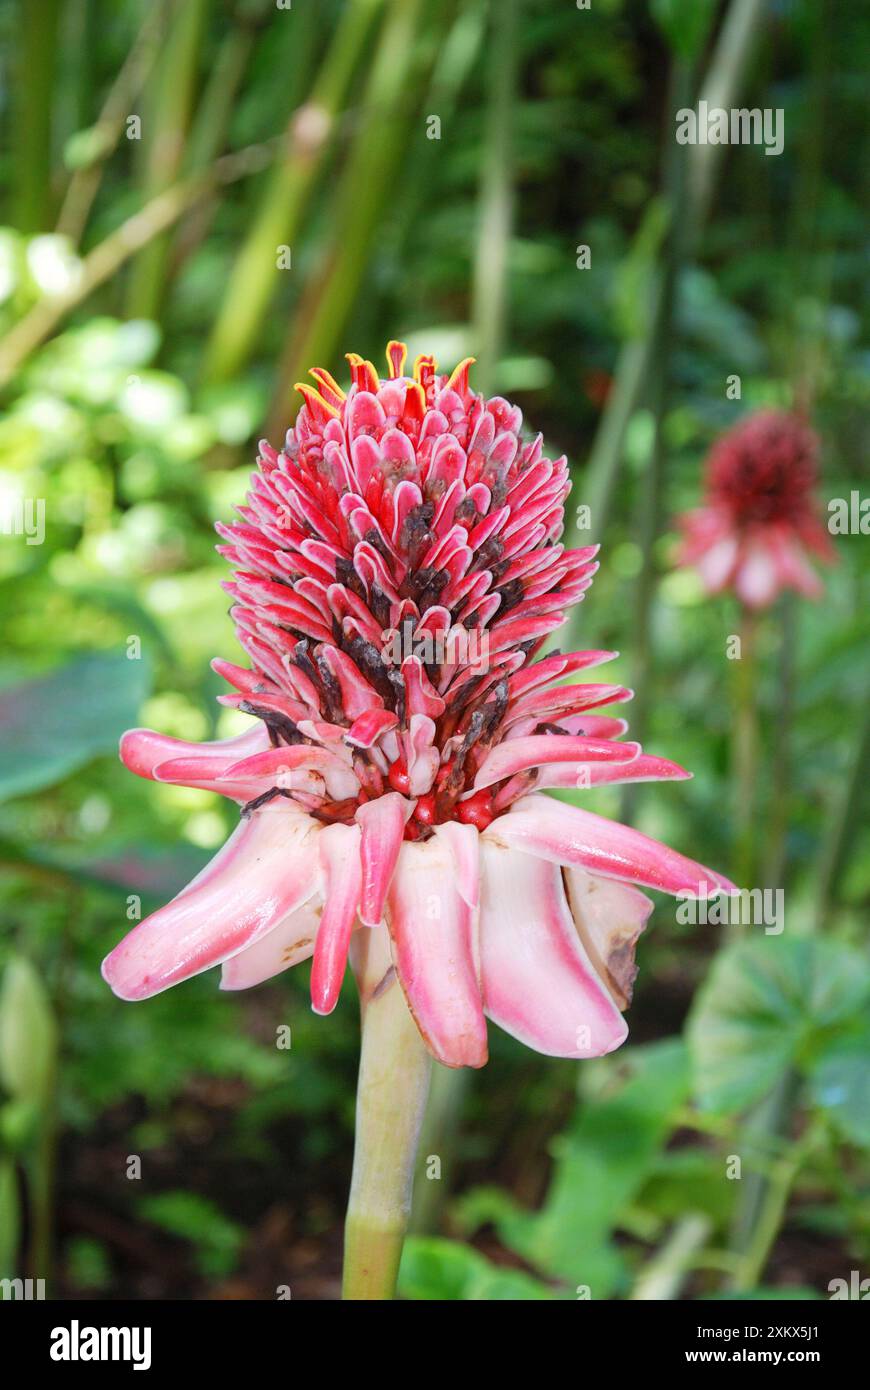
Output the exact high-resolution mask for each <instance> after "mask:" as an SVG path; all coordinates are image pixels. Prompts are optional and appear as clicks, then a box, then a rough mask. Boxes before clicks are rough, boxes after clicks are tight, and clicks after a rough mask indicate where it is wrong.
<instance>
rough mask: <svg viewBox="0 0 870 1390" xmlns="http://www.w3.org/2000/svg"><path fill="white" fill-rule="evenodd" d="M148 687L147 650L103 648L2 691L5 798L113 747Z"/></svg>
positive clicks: (0, 765)
mask: <svg viewBox="0 0 870 1390" xmlns="http://www.w3.org/2000/svg"><path fill="white" fill-rule="evenodd" d="M150 685H151V667H150V663H149V661H148V659H147V656H145V655H143V656H142V657H141V658H140V659H139V660H136V661H128V660H127V657H126V654H125V653H124V652H98V653H92V654H89V655H87V656H82V657H79V658H78V659H77V660H76V661H73V662H71V663H70V664H69V665H68V666H64V667H61V668H60V669H59V670H56V671H52V673H51V674H50V675H48V676H42V677H39V678H38V679H37V680H32V681H25V682H24V683H23V684H21V685H16V686H12V687H7V689H5V690H3V691H0V800H6V799H7V798H8V797H11V796H20V795H22V793H24V792H33V791H38V790H39V788H40V787H48V786H51V785H52V784H53V783H55V782H59V781H60V780H61V779H62V778H63V777H66V776H67V775H68V774H69V773H70V772H74V771H75V769H76V768H77V767H81V766H82V765H83V764H84V763H87V762H89V761H90V759H91V758H94V757H97V756H98V755H99V754H101V753H111V752H114V751H115V749H116V748H117V744H118V739H119V738H120V736H121V734H122V733H123V732H124V730H125V729H129V728H130V727H131V725H135V723H136V720H137V717H138V713H139V706H140V705H141V703H142V701H143V700H144V699H145V697H146V695H147V694H148V691H149V689H150Z"/></svg>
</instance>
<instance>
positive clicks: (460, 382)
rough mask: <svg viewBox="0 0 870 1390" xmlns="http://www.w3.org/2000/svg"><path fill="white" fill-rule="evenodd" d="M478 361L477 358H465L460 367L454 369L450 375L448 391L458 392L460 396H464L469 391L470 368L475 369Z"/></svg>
mask: <svg viewBox="0 0 870 1390" xmlns="http://www.w3.org/2000/svg"><path fill="white" fill-rule="evenodd" d="M476 361H477V358H476V357H464V358H463V359H462V361H461V362H460V363H459V365H458V366H457V367H454V368H453V371H452V372H451V373H450V378H449V380H448V382H447V386H446V388H445V389H446V390H447V391H458V392H459V394H460V395H464V394H465V392H466V391H467V390H468V372H469V368H471V367H473V366H474V364H475V362H476Z"/></svg>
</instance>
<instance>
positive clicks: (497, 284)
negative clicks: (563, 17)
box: [471, 0, 517, 395]
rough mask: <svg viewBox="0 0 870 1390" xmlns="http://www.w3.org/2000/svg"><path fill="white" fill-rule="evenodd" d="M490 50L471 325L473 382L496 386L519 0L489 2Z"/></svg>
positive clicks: (510, 190)
mask: <svg viewBox="0 0 870 1390" xmlns="http://www.w3.org/2000/svg"><path fill="white" fill-rule="evenodd" d="M490 32H491V36H492V51H491V57H490V62H489V64H488V67H489V73H490V90H489V101H488V106H487V114H486V134H485V137H484V146H483V157H482V162H481V179H480V214H479V223H478V230H477V246H476V249H475V257H474V280H473V293H472V313H471V318H472V325H473V330H474V342H475V347H476V350H477V385H478V389H479V390H480V391H482V392H483V394H484V395H489V394H490V393H491V392H492V390H493V389H494V381H493V378H494V373H495V369H496V364H497V361H498V357H499V353H500V352H501V349H502V342H503V338H504V325H505V300H506V293H505V291H506V280H507V258H508V250H509V247H510V235H511V225H512V222H513V169H512V165H511V145H512V124H513V121H512V115H513V108H514V105H515V88H516V70H517V43H516V38H517V0H498V3H493V4H491V5H490Z"/></svg>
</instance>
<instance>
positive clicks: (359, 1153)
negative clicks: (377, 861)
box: [342, 927, 431, 1300]
mask: <svg viewBox="0 0 870 1390" xmlns="http://www.w3.org/2000/svg"><path fill="white" fill-rule="evenodd" d="M352 952H353V957H352V958H353V966H354V970H355V972H356V976H357V981H358V984H359V989H360V1004H361V1010H362V1052H361V1056H360V1066H359V1083H358V1086H357V1102H356V1144H355V1148H354V1156H353V1177H352V1180H351V1188H350V1201H349V1203H348V1208H347V1221H346V1223H345V1236H344V1282H343V1286H342V1297H343V1298H345V1299H351V1300H354V1299H358V1300H389V1299H391V1298H392V1297H393V1295H394V1293H395V1289H396V1280H397V1278H398V1273H399V1261H400V1259H401V1256H402V1245H403V1242H404V1239H405V1232H406V1230H407V1228H408V1220H409V1217H410V1214H411V1193H412V1188H413V1180H414V1165H415V1162H416V1157H417V1144H418V1141H419V1138H420V1128H421V1125H422V1123H423V1114H424V1111H425V1109H426V1095H427V1092H428V1088H429V1074H430V1070H431V1058H430V1056H429V1054H428V1052H427V1051H426V1049H425V1047H424V1046H423V1042H422V1039H421V1038H420V1034H419V1033H418V1031H417V1026H416V1024H415V1023H414V1020H413V1019H412V1017H411V1015H410V1013H409V1011H408V1006H407V1004H406V1003H405V997H404V995H403V994H402V990H401V987H400V985H399V982H398V979H397V978H396V972H395V970H394V968H393V965H392V963H391V960H390V952H389V942H388V939H387V933H386V928H385V927H377V928H374V929H373V930H368V929H363V930H362V931H360V932H357V933H356V935H355V938H354V942H353V946H352Z"/></svg>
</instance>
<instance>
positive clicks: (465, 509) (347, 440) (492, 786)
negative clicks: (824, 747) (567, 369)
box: [103, 343, 730, 1067]
mask: <svg viewBox="0 0 870 1390" xmlns="http://www.w3.org/2000/svg"><path fill="white" fill-rule="evenodd" d="M387 358H388V362H389V364H390V376H389V378H388V379H386V380H381V379H379V378H378V376H377V373H376V371H375V369H374V367H373V366H372V365H371V363H369V362H364V361H363V360H362V359H361V358H359V357H356V356H352V357H351V358H350V359H349V360H350V362H351V373H352V385H351V387H350V390H349V392H348V393H347V394H345V392H344V391H343V390H341V388H340V387H339V386H338V385H337V384H336V383H335V381H334V380H333V379H332V377H331V376H330V375H329V373H327V372H325V371H322V370H316V371H314V372H313V373H312V375H313V376H314V377H315V379H316V381H317V383H318V387H319V391H315V390H314V389H312V388H311V387H309V386H301V387H300V388H299V389H300V390H301V391H302V393H303V395H304V397H305V404H304V406H303V407H302V409H301V411H300V413H299V418H298V420H297V422H296V425H295V427H294V428H293V429H291V430H290V431H289V433H288V435H287V441H286V444H285V447H284V451H283V452H282V453H281V454H277V453H276V452H275V451H274V450H273V449H272V448H270V447H269V446H268V445H267V444H263V445H262V446H261V457H260V461H259V468H258V470H257V472H256V473H255V474H254V476H253V480H252V486H251V491H250V492H249V494H248V498H247V505H246V506H244V507H242V508H240V517H241V519H240V520H239V521H238V522H235V523H233V524H232V525H229V526H219V527H218V530H219V531H220V533H221V535H222V537H223V538H224V540H225V542H226V544H225V545H223V546H221V547H220V549H221V551H222V553H223V554H224V555H226V557H227V558H228V559H229V560H230V561H231V562H232V563H233V564H234V566H235V567H236V572H235V576H234V578H233V580H232V582H231V583H227V584H226V586H225V587H226V588H227V589H228V590H229V592H230V593H231V594H232V597H233V600H234V606H233V609H232V615H233V618H234V620H235V623H236V628H237V631H238V636H239V641H240V642H241V645H242V646H243V647H244V649H245V651H246V653H247V655H248V658H249V660H250V663H251V669H249V670H246V669H242V668H241V667H238V666H233V665H231V664H230V663H228V662H224V661H216V662H215V663H214V667H215V669H216V670H217V671H218V672H219V673H220V674H222V675H223V676H224V677H225V678H226V679H227V681H228V682H229V683H230V685H232V686H233V687H234V688H235V691H236V692H237V693H235V694H232V695H224V696H222V697H221V699H222V701H223V703H224V704H226V705H231V706H234V707H237V708H238V709H240V710H241V711H243V712H244V713H246V714H249V715H251V716H252V717H253V719H254V720H255V721H256V722H255V723H254V724H253V725H252V727H251V729H250V730H249V731H247V732H246V733H243V734H242V735H240V736H239V737H237V738H234V739H230V740H227V741H225V742H221V743H211V744H208V743H206V744H201V745H196V744H185V743H180V742H179V741H177V740H175V739H171V738H166V737H163V736H161V735H160V734H157V733H152V732H150V731H148V730H144V729H135V730H133V731H131V732H130V733H128V734H126V735H125V736H124V739H123V740H122V744H121V757H122V759H123V761H124V763H125V764H126V766H127V767H128V768H130V769H131V770H132V771H133V772H136V773H138V774H139V775H140V776H143V777H150V778H153V779H154V780H156V781H158V782H167V783H173V784H178V785H182V786H190V787H203V788H210V789H212V790H214V791H218V792H222V793H223V794H224V795H225V796H228V797H231V798H233V799H235V800H236V801H237V802H239V803H240V804H241V806H242V813H241V821H240V824H239V826H238V828H237V829H236V831H235V832H234V834H233V835H232V836H231V837H230V839H229V841H228V842H227V844H226V845H225V846H224V848H223V849H222V850H221V851H220V853H219V854H218V855H217V856H216V857H215V859H214V860H213V861H212V863H211V864H210V865H209V866H208V867H207V868H206V869H205V870H204V871H203V872H202V873H201V874H200V875H199V876H198V877H197V878H196V879H194V881H193V882H192V883H191V884H190V885H189V886H188V887H187V888H185V889H184V890H183V892H182V893H180V894H179V895H178V897H177V898H175V899H174V900H173V901H172V902H171V903H169V904H168V905H167V906H166V907H164V908H162V909H161V910H160V911H158V912H156V913H154V914H153V915H152V916H151V917H149V918H148V919H147V920H145V921H144V922H142V923H141V924H140V925H138V926H137V927H135V928H134V930H133V931H131V932H130V933H129V935H128V936H127V937H125V938H124V940H123V941H122V942H121V943H120V945H119V946H117V947H116V948H115V950H114V951H113V952H112V953H111V955H109V957H108V958H107V959H106V961H105V962H104V965H103V974H104V976H105V978H106V980H107V981H108V983H109V984H110V985H111V987H112V989H113V990H114V991H115V993H116V994H118V995H120V996H121V998H123V999H131V1000H132V999H145V998H147V997H148V996H150V995H153V994H157V993H158V992H160V991H161V990H164V989H167V988H168V987H169V986H170V985H174V984H178V983H179V982H180V981H182V980H186V979H188V978H189V977H190V976H192V975H196V974H199V973H200V972H201V971H203V970H207V969H209V968H210V967H211V966H216V965H221V966H222V987H223V988H224V989H232V990H234V989H242V988H246V987H247V986H250V985H256V984H259V983H260V982H261V981H263V980H267V979H269V978H270V977H272V976H274V975H276V974H277V973H278V972H280V971H283V970H285V969H287V968H288V966H291V965H294V964H296V963H297V962H298V961H301V960H304V959H306V958H307V957H309V956H312V955H313V957H314V959H313V965H312V971H311V997H312V1003H313V1006H314V1008H315V1010H316V1011H317V1012H319V1013H328V1012H330V1011H331V1010H332V1009H333V1008H334V1007H335V1003H336V1000H337V998H338V993H339V990H340V988H341V983H342V979H343V975H344V970H345V964H346V960H347V956H348V948H349V944H350V942H351V937H352V935H353V933H354V932H355V931H364V932H366V931H375V932H378V933H380V934H381V935H382V937H383V939H384V942H386V941H387V939H389V949H390V951H391V959H392V965H391V966H390V967H389V969H388V970H387V973H386V976H385V981H384V982H383V983H384V987H386V986H387V985H388V984H389V983H391V982H392V980H393V979H395V978H398V981H399V983H400V985H401V988H402V989H403V990H404V993H405V996H406V998H407V1002H408V1006H409V1008H410V1011H411V1013H412V1015H413V1017H414V1019H415V1021H416V1023H417V1026H418V1028H419V1030H420V1033H421V1035H422V1037H423V1039H424V1041H425V1042H426V1045H427V1046H428V1048H429V1050H430V1051H431V1052H432V1053H433V1055H434V1056H435V1057H437V1058H438V1060H439V1061H441V1062H443V1063H444V1064H446V1065H447V1066H452V1067H458V1066H466V1065H467V1066H475V1067H478V1066H481V1065H482V1064H483V1063H484V1062H485V1061H486V1057H487V1034H486V1022H485V1019H486V1018H489V1019H491V1020H493V1021H494V1022H495V1023H497V1024H498V1025H500V1026H501V1027H502V1028H504V1029H505V1030H506V1031H507V1032H509V1033H512V1034H513V1035H514V1036H516V1037H517V1038H519V1039H521V1040H522V1041H523V1042H525V1043H527V1044H528V1045H529V1046H530V1047H533V1048H536V1049H537V1050H538V1051H540V1052H543V1053H548V1054H553V1055H557V1056H564V1057H593V1056H598V1055H600V1054H602V1053H606V1052H610V1051H611V1050H612V1049H613V1048H616V1047H618V1046H619V1045H620V1043H621V1042H622V1041H623V1040H624V1038H625V1036H626V1027H625V1023H624V1022H623V1019H622V1016H621V1012H620V1010H622V1009H624V1008H625V1007H627V1004H628V1000H629V998H630V995H631V985H632V981H633V978H634V974H635V970H634V964H633V950H634V943H635V941H636V939H637V937H638V935H639V934H640V932H641V931H642V930H643V927H644V924H645V922H646V919H647V917H648V915H649V912H650V909H651V906H652V904H651V903H650V901H649V899H648V898H646V897H645V896H644V894H643V893H641V892H639V891H638V888H637V887H636V886H635V885H638V884H640V885H642V886H644V887H650V888H655V889H660V890H663V891H664V892H667V893H672V894H677V893H686V894H703V893H707V892H715V891H716V890H717V889H719V888H720V887H728V886H730V885H728V884H727V880H725V879H722V878H721V877H720V876H719V875H718V874H714V873H711V872H710V871H709V870H707V869H705V868H704V867H703V866H702V865H701V864H697V863H694V862H693V861H692V860H690V859H686V858H684V857H683V856H682V855H680V854H677V853H676V852H675V851H673V850H671V849H668V848H667V847H666V846H664V845H661V844H658V843H657V842H656V841H654V840H650V839H648V838H647V837H646V836H644V835H641V834H640V833H638V831H636V830H632V829H629V828H627V827H625V826H622V825H619V824H616V823H614V822H613V821H610V820H606V819H604V818H602V817H601V816H597V815H594V814H592V813H591V812H590V811H587V810H581V809H578V808H577V807H574V806H569V805H566V804H564V803H562V802H559V801H556V800H553V799H551V798H549V797H546V796H542V795H540V793H541V791H542V790H543V789H545V788H551V787H575V786H578V785H580V786H583V787H595V786H598V785H601V784H613V783H617V782H630V781H657V780H665V779H673V778H677V779H679V778H684V777H687V776H688V775H689V774H688V773H686V772H684V771H683V769H682V768H680V767H678V766H676V764H674V763H671V762H668V761H666V760H665V759H663V758H657V757H650V756H647V755H645V754H643V753H642V751H641V748H640V746H639V745H638V744H637V743H624V742H620V741H619V739H620V737H621V735H622V734H623V733H624V732H625V730H626V727H627V726H626V724H625V722H624V721H623V720H621V719H617V718H614V717H612V716H610V715H602V714H600V713H591V712H590V711H593V710H597V709H598V707H600V706H603V705H608V704H611V703H614V702H618V701H623V700H627V699H629V698H630V693H631V692H630V691H628V690H625V689H623V688H622V687H620V686H616V685H605V684H573V685H556V684H555V682H556V681H558V680H560V679H561V678H563V677H566V676H569V675H573V674H574V673H575V672H578V671H582V670H585V669H586V668H587V667H592V666H596V665H598V664H599V663H601V662H604V661H607V660H609V659H610V658H611V657H612V656H613V655H615V653H612V652H604V651H589V652H576V653H574V654H573V655H562V654H559V653H554V654H551V655H549V656H545V657H542V658H540V659H538V654H539V651H540V648H541V646H542V644H543V643H544V642H545V640H546V639H547V637H548V635H549V634H550V633H551V632H552V631H553V630H554V629H555V628H557V627H558V626H559V625H560V624H561V623H562V621H563V619H564V617H565V612H566V610H567V609H568V608H569V607H570V606H571V605H572V604H575V603H577V602H579V601H580V599H582V597H583V594H584V592H585V590H586V589H587V588H588V587H589V585H590V583H591V581H592V576H593V574H594V572H595V570H596V568H597V565H596V563H595V561H594V554H595V548H594V547H590V548H585V549H580V550H566V549H565V548H564V547H563V546H562V545H561V544H560V542H559V536H560V534H561V531H562V521H563V510H564V502H565V497H566V495H567V493H568V490H569V487H570V483H569V480H568V472H567V464H566V461H565V459H564V458H560V459H558V460H556V461H551V460H550V459H547V458H545V457H544V456H543V453H542V445H541V436H540V435H538V436H537V438H535V439H532V440H531V441H529V442H524V441H523V440H522V438H521V436H520V426H521V420H522V417H521V413H520V411H519V410H518V409H517V408H516V407H515V406H512V405H510V404H509V403H508V402H507V401H506V400H503V399H501V398H499V397H495V398H493V399H491V400H485V399H484V398H483V397H481V396H479V395H477V394H475V392H474V391H472V390H471V389H470V387H469V382H468V370H469V365H470V363H469V361H465V362H463V363H462V364H461V365H460V366H459V367H457V368H456V370H455V371H454V372H453V374H452V376H450V377H449V379H448V378H447V377H446V376H439V375H437V373H436V366H435V362H434V361H433V359H432V358H430V357H425V356H423V357H418V358H417V361H416V362H415V364H414V370H413V374H412V375H411V376H405V375H404V365H405V349H404V347H403V345H402V344H399V343H391V344H390V345H389V348H388V350H387ZM472 638H473V639H474V641H471V639H472ZM451 642H452V643H453V645H451ZM403 643H404V646H403ZM463 643H465V646H463ZM469 653H470V655H469ZM387 933H388V938H387Z"/></svg>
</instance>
